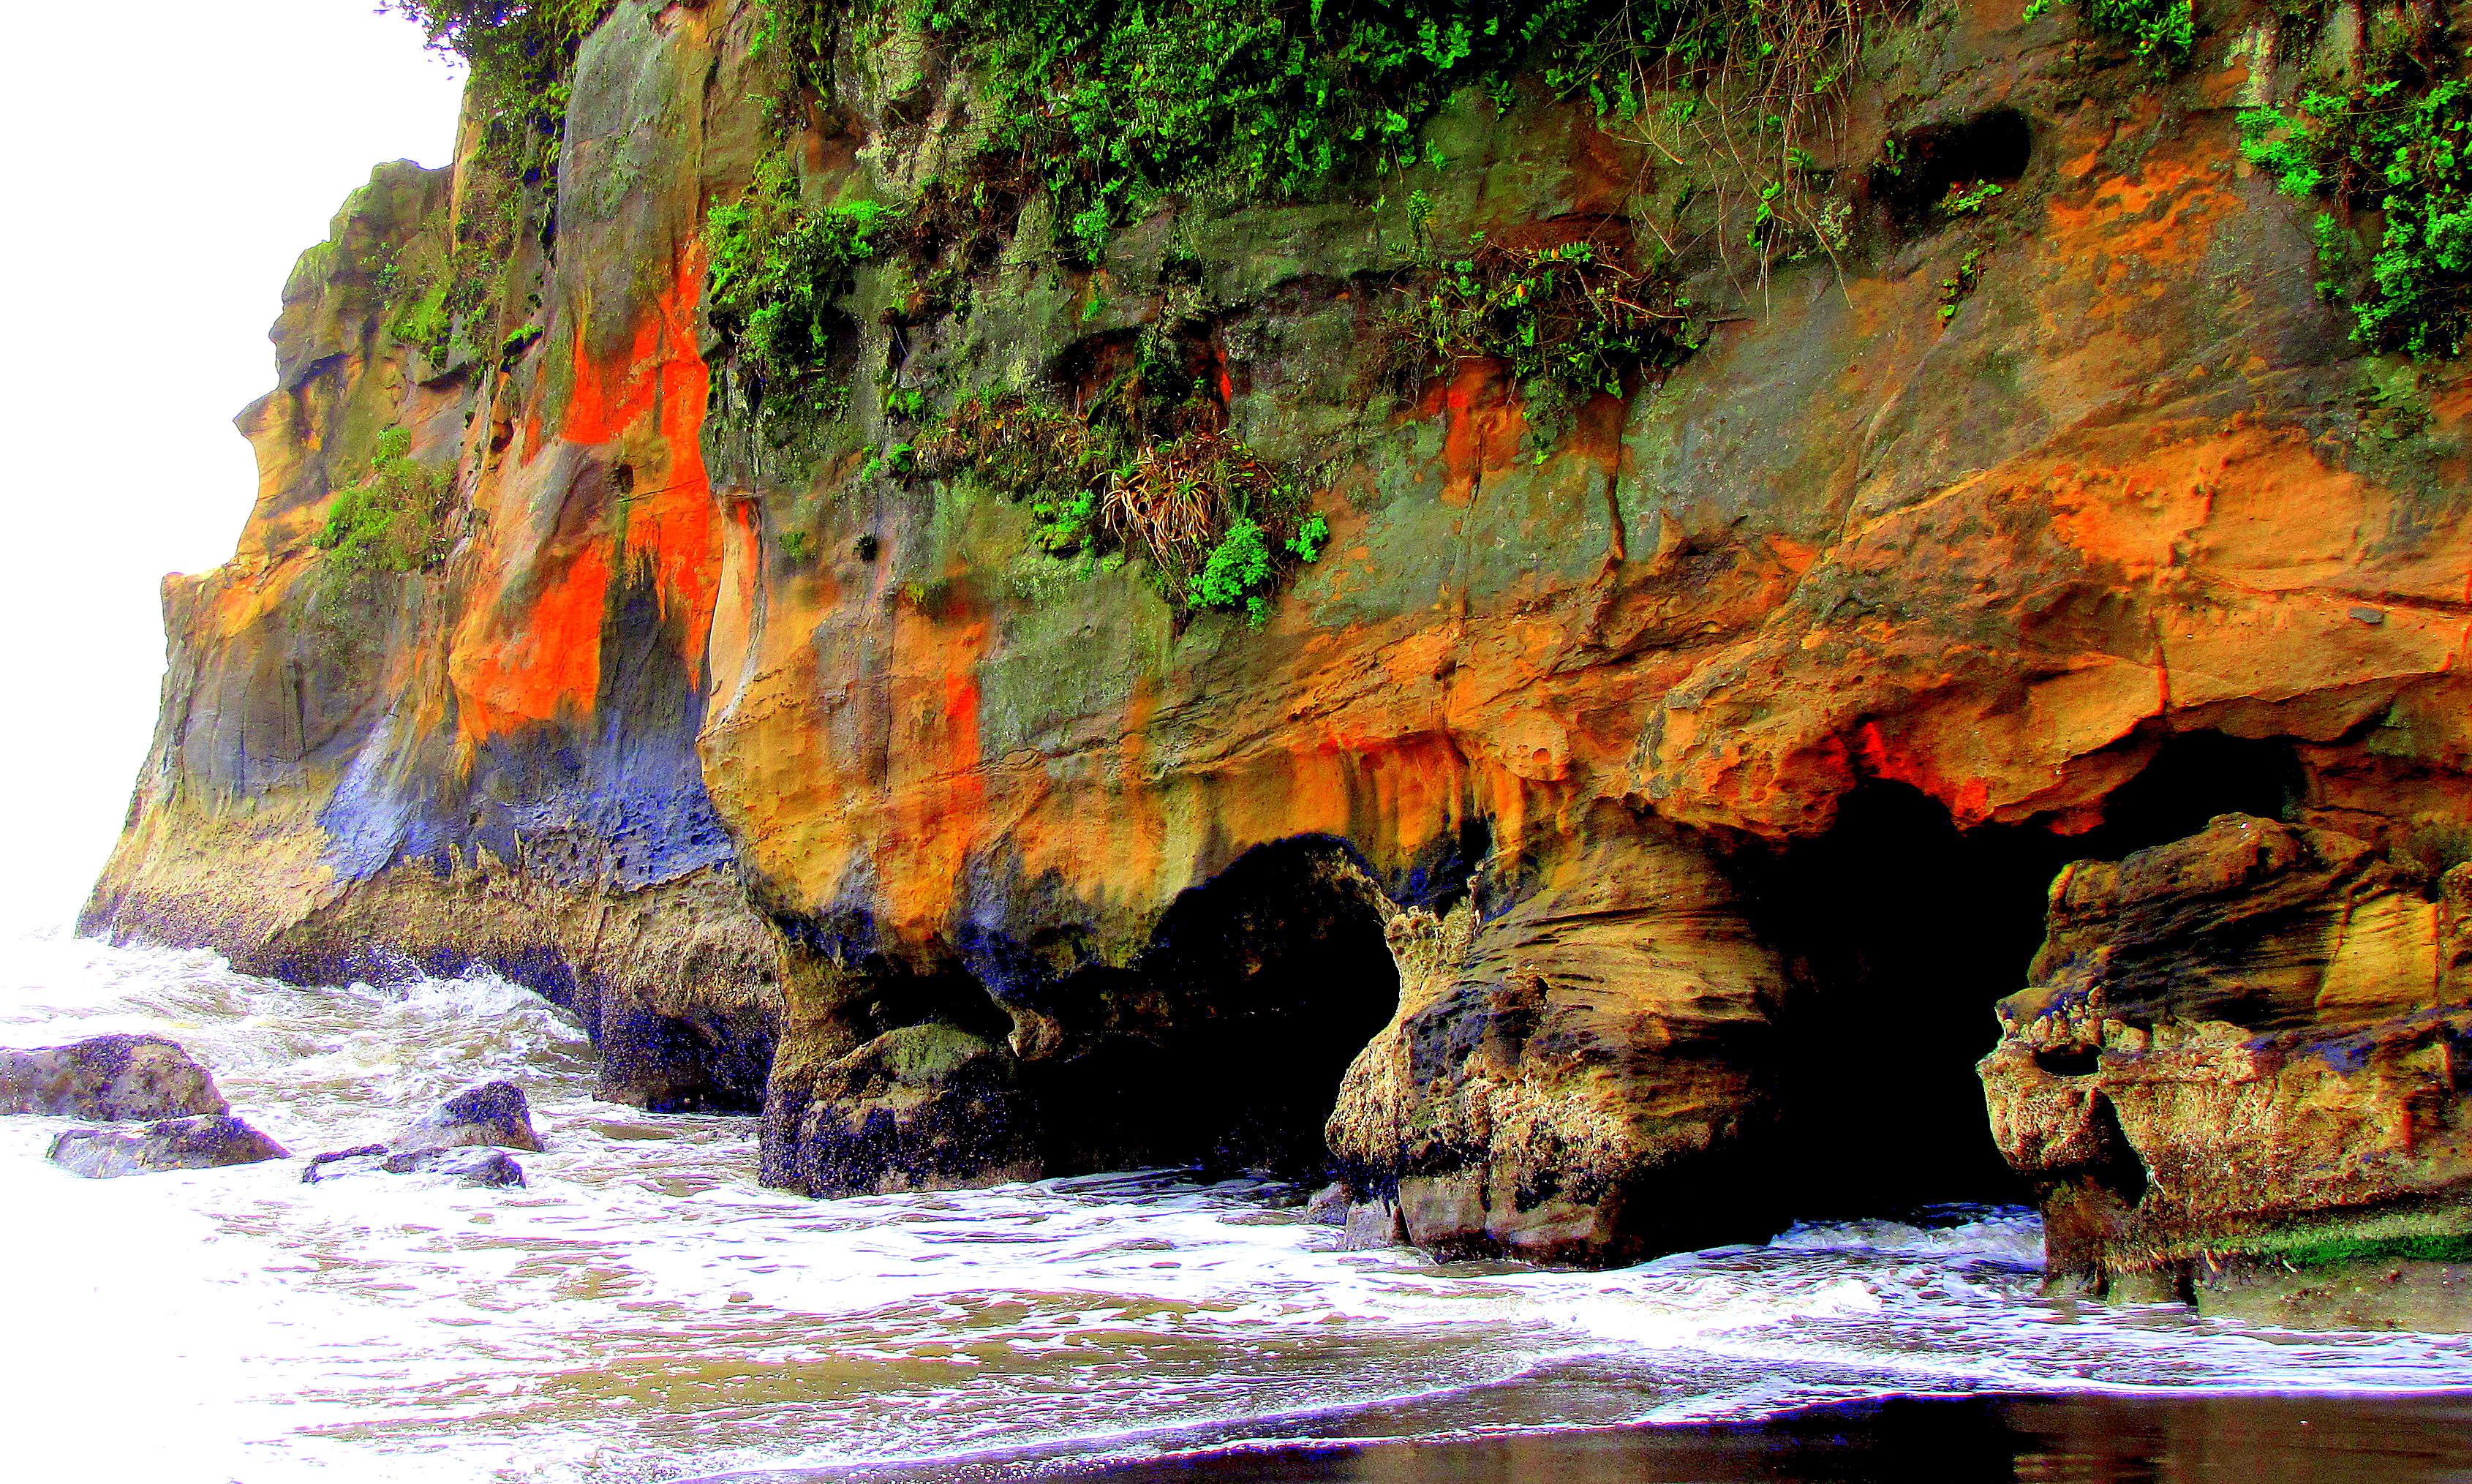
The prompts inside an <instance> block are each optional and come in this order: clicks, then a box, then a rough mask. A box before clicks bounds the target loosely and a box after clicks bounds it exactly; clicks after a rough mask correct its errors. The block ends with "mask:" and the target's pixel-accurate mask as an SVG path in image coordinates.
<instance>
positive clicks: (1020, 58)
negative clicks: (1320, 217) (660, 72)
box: [898, 0, 1625, 255]
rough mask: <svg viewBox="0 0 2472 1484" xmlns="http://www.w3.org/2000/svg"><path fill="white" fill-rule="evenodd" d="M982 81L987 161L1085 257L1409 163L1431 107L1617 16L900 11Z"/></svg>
mask: <svg viewBox="0 0 2472 1484" xmlns="http://www.w3.org/2000/svg"><path fill="white" fill-rule="evenodd" d="M898 3H899V6H900V13H901V15H902V17H903V18H904V19H905V20H906V21H908V22H909V23H910V24H912V25H915V26H918V27H921V28H923V29H925V30H927V31H929V32H930V33H933V34H935V35H937V36H939V38H941V39H943V40H944V41H946V42H947V43H948V44H958V45H960V46H961V47H962V48H963V50H964V51H965V52H966V53H967V54H968V55H969V56H971V57H972V58H973V59H974V60H975V61H976V63H977V67H976V70H977V73H978V76H979V78H980V81H981V86H982V88H983V93H982V97H981V101H980V108H981V110H982V112H983V114H984V116H986V117H988V118H990V119H992V120H994V123H995V137H994V140H993V143H994V144H995V146H996V147H997V148H1000V149H1005V150H1009V151H1012V152H1016V153H1018V154H1019V155H1020V156H1022V157H1023V158H1024V159H1026V160H1027V161H1029V162H1030V165H1031V168H1032V169H1033V170H1034V171H1035V172H1036V173H1037V174H1038V175H1039V176H1040V178H1041V180H1042V183H1044V184H1045V185H1046V186H1047V188H1048V189H1049V190H1050V191H1051V192H1053V193H1054V196H1055V199H1056V202H1057V205H1058V212H1057V214H1058V218H1059V220H1062V221H1064V222H1065V223H1067V224H1068V225H1069V229H1070V231H1071V232H1072V234H1073V236H1074V237H1075V238H1076V239H1077V240H1078V241H1079V242H1080V243H1081V247H1082V249H1083V251H1085V252H1087V253H1090V254H1092V255H1095V254H1096V253H1097V251H1098V250H1099V248H1100V246H1101V245H1102V244H1103V243H1104V242H1105V239H1106V236H1107V234H1108V232H1109V231H1110V230H1111V229H1112V228H1113V227H1116V226H1119V225H1121V224H1123V223H1125V222H1129V221H1135V220H1139V219H1140V218H1142V217H1144V216H1147V215H1149V214H1150V213H1151V212H1152V211H1153V210H1155V209H1156V207H1157V206H1158V204H1159V203H1161V201H1162V200H1164V199H1165V198H1167V197H1169V196H1186V197H1192V196H1210V197H1216V198H1218V199H1221V200H1261V199H1292V198H1295V197H1299V196H1304V195H1308V194H1310V193H1312V192H1315V191H1317V190H1319V189H1320V188H1322V187H1323V186H1325V185H1326V184H1328V183H1329V182H1330V181H1331V180H1334V179H1335V178H1338V177H1340V176H1342V175H1343V174H1345V173H1347V172H1350V171H1353V170H1358V169H1362V168H1367V167H1372V168H1382V167H1385V166H1390V165H1395V164H1398V163H1402V162H1405V161H1406V160H1408V159H1409V158H1411V157H1413V156H1414V154H1415V151H1416V148H1417V146H1416V132H1417V129H1418V127H1419V126H1420V125H1421V124H1422V123H1423V121H1424V119H1425V118H1426V116H1427V115H1428V114H1430V113H1431V112H1432V110H1433V109H1434V108H1435V107H1436V106H1437V105H1438V104H1439V103H1440V102H1441V101H1442V100H1443V99H1445V98H1447V97H1448V96H1449V95H1450V94H1451V93H1453V92H1455V91H1457V90H1459V89H1460V88H1462V87H1465V86H1469V85H1471V84H1491V85H1493V86H1495V87H1497V88H1507V87H1508V86H1509V83H1510V81H1511V79H1512V78H1513V77H1515V76H1516V75H1517V73H1518V72H1519V71H1521V70H1523V69H1525V68H1526V67H1527V66H1528V65H1529V64H1530V62H1531V60H1532V59H1535V58H1539V57H1542V56H1549V55H1562V54H1566V53H1568V52H1570V51H1572V50H1573V49H1575V48H1578V47H1580V46H1581V45H1583V44H1585V43H1586V42H1587V41H1588V40H1590V39H1593V38H1594V37H1595V36H1597V35H1598V34H1600V33H1601V32H1603V31H1604V29H1605V28H1606V27H1607V26H1609V25H1611V24H1612V23H1613V22H1614V21H1615V20H1616V19H1617V18H1618V17H1619V16H1620V15H1622V14H1623V13H1624V12H1625V7H1624V6H1622V5H1620V4H1617V3H1612V0H1509V3H1506V4H1500V5H1480V4H1475V3H1472V0H898Z"/></svg>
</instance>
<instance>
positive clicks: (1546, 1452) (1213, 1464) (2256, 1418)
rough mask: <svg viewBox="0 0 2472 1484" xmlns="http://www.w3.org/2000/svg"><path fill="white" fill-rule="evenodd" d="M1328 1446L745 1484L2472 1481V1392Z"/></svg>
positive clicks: (1872, 1410) (1822, 1413)
mask: <svg viewBox="0 0 2472 1484" xmlns="http://www.w3.org/2000/svg"><path fill="white" fill-rule="evenodd" d="M1331 1421H1332V1420H1330V1419H1324V1420H1322V1425H1321V1426H1320V1428H1319V1429H1317V1430H1318V1431H1319V1433H1320V1436H1317V1437H1313V1438H1297V1439H1295V1440H1292V1441H1273V1440H1265V1441H1260V1442H1256V1443H1250V1444H1246V1445H1243V1446H1237V1447H1222V1448H1206V1449H1196V1450H1194V1451H1189V1452H1169V1453H1165V1454H1163V1455H1161V1456H1156V1457H1151V1458H1144V1459H1140V1460H1137V1461H1127V1460H1123V1459H1122V1458H1121V1457H1120V1458H1119V1459H1118V1460H1116V1461H1112V1462H1107V1461H1094V1460H1087V1459H1083V1460H1072V1461H1067V1460H1065V1459H1061V1458H1058V1456H1057V1455H1055V1454H1053V1453H1049V1454H1045V1455H1044V1456H1041V1455H1039V1454H1034V1453H1030V1454H1025V1453H1014V1454H1010V1455H982V1456H980V1457H977V1458H972V1459H968V1460H962V1461H954V1462H946V1463H941V1464H937V1465H930V1466H925V1467H917V1466H913V1467H909V1468H898V1467H893V1468H886V1467H877V1468H860V1469H834V1470H820V1471H793V1470H784V1471H778V1472H772V1471H766V1472H749V1473H731V1474H726V1475H717V1476H715V1478H716V1480H717V1481H718V1480H721V1479H726V1480H729V1481H732V1484H1045V1481H1055V1484H1063V1481H1068V1480H1070V1481H1077V1484H1080V1481H1089V1484H2008V1481H2011V1480H2016V1481H2031V1484H2441V1481H2442V1484H2472V1393H2453V1394H2447V1395H2441V1396H2423V1397H2392V1396H2389V1397H2364V1396H2358V1395H2353V1396H2342V1397H2333V1396H2243V1397H2161V1398H2157V1397H2119V1396H2084V1395H2080V1396H2031V1397H2021V1396H1985V1397H1967V1398H1959V1399H1935V1398H1891V1399H1889V1400H1881V1401H1869V1402H1863V1403H1859V1404H1852V1405H1846V1406H1842V1407H1826V1408H1819V1409H1816V1410H1812V1411H1807V1412H1801V1413H1796V1414H1795V1415H1793V1416H1791V1417H1785V1418H1778V1419H1774V1420H1771V1421H1768V1422H1763V1423H1758V1424H1741V1425H1730V1426H1669V1427H1612V1428H1598V1429H1587V1430H1573V1431H1555V1432H1533V1433H1520V1434H1510V1435H1497V1436H1492V1437H1469V1438H1456V1439H1449V1440H1442V1441H1420V1442H1401V1441H1380V1440H1368V1441H1347V1440H1346V1439H1344V1438H1343V1437H1341V1436H1333V1434H1334V1433H1339V1432H1342V1431H1343V1429H1341V1428H1338V1427H1334V1426H1332V1425H1331Z"/></svg>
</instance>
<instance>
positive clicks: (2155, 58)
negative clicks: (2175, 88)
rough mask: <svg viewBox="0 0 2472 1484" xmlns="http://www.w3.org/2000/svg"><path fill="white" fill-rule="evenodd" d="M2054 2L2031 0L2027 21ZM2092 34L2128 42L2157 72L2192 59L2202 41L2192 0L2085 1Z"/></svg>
mask: <svg viewBox="0 0 2472 1484" xmlns="http://www.w3.org/2000/svg"><path fill="white" fill-rule="evenodd" d="M2051 6H2052V0H2028V4H2027V6H2026V19H2028V20H2032V19H2034V18H2035V17H2037V16H2039V15H2041V14H2042V13H2043V12H2045V11H2048V10H2050V9H2051ZM2084 12H2085V24H2086V29H2087V30H2088V31H2091V32H2094V33H2095V34H2096V35H2098V36H2109V37H2111V38H2112V39H2113V40H2115V41H2122V42H2126V43H2127V46H2128V50H2129V54H2130V55H2131V56H2133V57H2135V58H2136V59H2137V60H2140V61H2142V62H2145V63H2146V64H2147V65H2148V66H2150V67H2152V68H2153V69H2154V70H2155V71H2157V72H2168V71H2170V70H2172V69H2173V68H2175V67H2176V66H2178V65H2179V64H2180V63H2182V62H2184V61H2186V60H2189V48H2190V47H2191V46H2193V45H2195V44H2196V42H2197V39H2198V16H2197V11H2196V8H2195V7H2194V6H2193V5H2192V4H2191V3H2190V0H2085V4H2084Z"/></svg>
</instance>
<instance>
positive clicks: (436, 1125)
mask: <svg viewBox="0 0 2472 1484" xmlns="http://www.w3.org/2000/svg"><path fill="white" fill-rule="evenodd" d="M387 1143H388V1145H389V1146H390V1147H392V1148H395V1149H458V1148H463V1147H466V1146H472V1145H485V1146H486V1145H494V1146H496V1147H498V1148H501V1149H529V1150H532V1151H534V1152H535V1153H538V1152H539V1151H540V1147H541V1141H540V1136H539V1135H538V1134H536V1133H535V1132H533V1116H532V1105H531V1104H530V1103H528V1102H527V1101H526V1100H525V1098H524V1089H521V1088H519V1087H516V1086H515V1085H514V1084H513V1083H511V1082H486V1083H482V1084H481V1085H479V1086H478V1087H471V1088H466V1089H463V1091H461V1092H458V1093H456V1094H455V1095H454V1096H453V1097H450V1098H448V1099H447V1100H446V1101H444V1102H442V1103H440V1104H439V1105H438V1106H437V1107H436V1108H433V1109H431V1110H430V1111H429V1112H428V1113H423V1114H421V1115H420V1116H419V1117H417V1118H415V1119H413V1120H412V1121H411V1122H409V1123H407V1124H405V1125H404V1126H403V1127H402V1128H400V1129H398V1130H397V1131H396V1132H395V1133H394V1134H392V1136H390V1137H389V1138H388V1139H387Z"/></svg>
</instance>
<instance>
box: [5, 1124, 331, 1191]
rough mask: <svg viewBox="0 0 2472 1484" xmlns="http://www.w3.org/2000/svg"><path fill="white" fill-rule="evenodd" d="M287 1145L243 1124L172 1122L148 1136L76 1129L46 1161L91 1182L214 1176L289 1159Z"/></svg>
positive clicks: (61, 1139)
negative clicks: (178, 1173)
mask: <svg viewBox="0 0 2472 1484" xmlns="http://www.w3.org/2000/svg"><path fill="white" fill-rule="evenodd" d="M287 1155H288V1151H287V1150H285V1149H284V1147H283V1146H282V1145H281V1144H278V1143H276V1142H275V1141H274V1140H273V1139H271V1138H269V1137H266V1136H265V1135H263V1134H261V1133H259V1132H258V1131H257V1130H255V1129H253V1128H250V1126H249V1125H248V1124H246V1123H243V1122H242V1121H241V1120H240V1119H238V1118H232V1117H224V1116H214V1117H199V1118H166V1119H163V1120H161V1121H159V1122H155V1123H150V1124H148V1125H147V1126H146V1128H145V1130H144V1132H142V1133H134V1134H132V1133H128V1132H125V1131H123V1130H119V1129H71V1130H69V1131H68V1132H67V1133H64V1134H62V1135H61V1136H60V1137H58V1138H55V1139H53V1140H52V1147H51V1150H50V1152H49V1153H48V1154H47V1155H46V1156H45V1158H47V1159H49V1160H50V1161H52V1162H53V1163H54V1164H58V1165H59V1166H60V1167H62V1168H63V1169H66V1170H68V1171H70V1172H71V1173H72V1174H78V1175H83V1176H84V1177H85V1178H86V1179H88V1180H112V1179H116V1178H118V1177H120V1176H122V1175H152V1174H156V1173H159V1172H161V1171H164V1170H210V1169H219V1168H221V1167H223V1166H224V1165H226V1164H256V1163H258V1162H260V1161H266V1160H280V1159H284V1158H286V1157H287Z"/></svg>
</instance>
